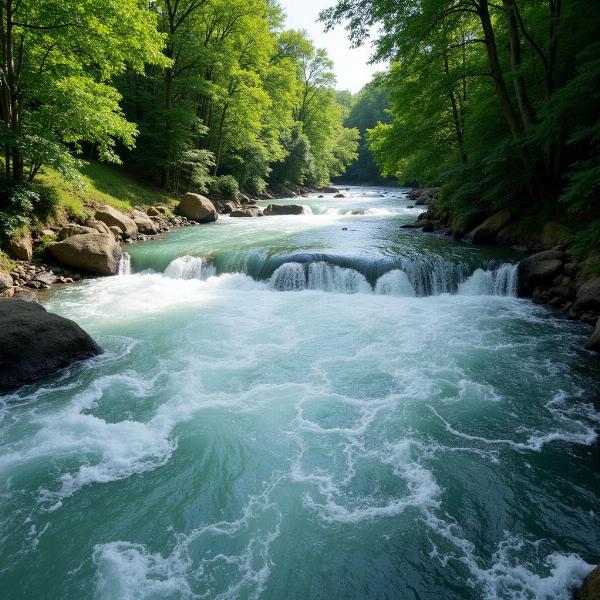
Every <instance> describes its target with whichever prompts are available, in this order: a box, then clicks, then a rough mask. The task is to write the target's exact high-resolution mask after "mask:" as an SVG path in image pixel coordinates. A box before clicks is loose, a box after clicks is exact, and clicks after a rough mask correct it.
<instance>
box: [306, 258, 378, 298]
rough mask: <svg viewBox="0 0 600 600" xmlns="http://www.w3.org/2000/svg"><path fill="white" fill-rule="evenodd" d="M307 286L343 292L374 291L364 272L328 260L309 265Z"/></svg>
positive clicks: (364, 292) (326, 290)
mask: <svg viewBox="0 0 600 600" xmlns="http://www.w3.org/2000/svg"><path fill="white" fill-rule="evenodd" d="M307 287H308V289H310V290H322V291H324V292H338V293H342V294H358V293H363V294H368V293H370V292H371V291H372V288H371V285H370V284H369V282H368V281H367V279H366V277H365V276H364V275H363V274H362V273H359V272H358V271H356V270H354V269H347V268H345V267H338V266H337V265H330V264H327V263H326V262H316V263H310V264H309V265H308V277H307Z"/></svg>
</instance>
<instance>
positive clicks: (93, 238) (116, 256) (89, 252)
mask: <svg viewBox="0 0 600 600" xmlns="http://www.w3.org/2000/svg"><path fill="white" fill-rule="evenodd" d="M48 250H49V251H50V254H51V255H52V256H53V257H54V259H55V260H56V261H57V262H58V263H59V264H60V265H63V266H66V267H71V268H74V269H78V270H81V271H86V272H87V273H92V274H94V275H116V274H117V273H118V271H119V261H120V260H121V256H122V254H123V252H122V250H121V247H120V246H119V244H117V242H116V241H115V239H114V237H113V235H112V233H108V234H104V233H87V234H83V235H74V236H71V237H70V238H67V239H66V240H63V241H61V242H55V243H54V244H50V246H48Z"/></svg>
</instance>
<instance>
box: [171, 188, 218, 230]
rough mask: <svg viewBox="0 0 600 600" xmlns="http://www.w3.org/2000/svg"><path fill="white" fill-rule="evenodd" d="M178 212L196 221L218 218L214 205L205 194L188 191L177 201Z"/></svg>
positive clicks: (209, 221)
mask: <svg viewBox="0 0 600 600" xmlns="http://www.w3.org/2000/svg"><path fill="white" fill-rule="evenodd" d="M178 210H179V212H180V213H181V214H182V215H183V216H184V217H187V218H188V219H191V220H192V221H197V222H198V223H212V222H213V221H216V220H217V219H218V218H219V214H218V213H217V209H216V208H215V205H214V204H213V203H212V202H211V201H210V200H209V199H208V198H206V197H205V196H201V195H200V194H192V193H191V192H188V193H187V194H186V195H185V196H184V197H183V198H182V199H181V202H180V203H179V206H178Z"/></svg>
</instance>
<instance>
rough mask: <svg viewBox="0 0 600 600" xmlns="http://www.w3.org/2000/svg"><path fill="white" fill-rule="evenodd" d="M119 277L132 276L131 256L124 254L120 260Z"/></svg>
mask: <svg viewBox="0 0 600 600" xmlns="http://www.w3.org/2000/svg"><path fill="white" fill-rule="evenodd" d="M119 275H131V256H129V254H127V252H123V254H122V255H121V258H120V260H119Z"/></svg>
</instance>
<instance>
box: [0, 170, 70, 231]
mask: <svg viewBox="0 0 600 600" xmlns="http://www.w3.org/2000/svg"><path fill="white" fill-rule="evenodd" d="M0 199H1V201H2V206H3V210H1V211H0V237H4V238H12V237H17V236H18V235H19V233H21V232H23V231H25V230H27V229H28V227H29V226H30V225H31V224H32V222H33V221H34V220H35V219H40V220H45V219H47V218H48V217H50V216H52V215H54V214H55V212H56V210H57V208H58V205H59V199H58V196H57V194H56V193H55V192H54V190H52V189H49V188H46V187H43V186H40V185H35V184H30V183H25V182H14V181H10V180H6V179H3V180H2V181H1V183H0Z"/></svg>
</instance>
